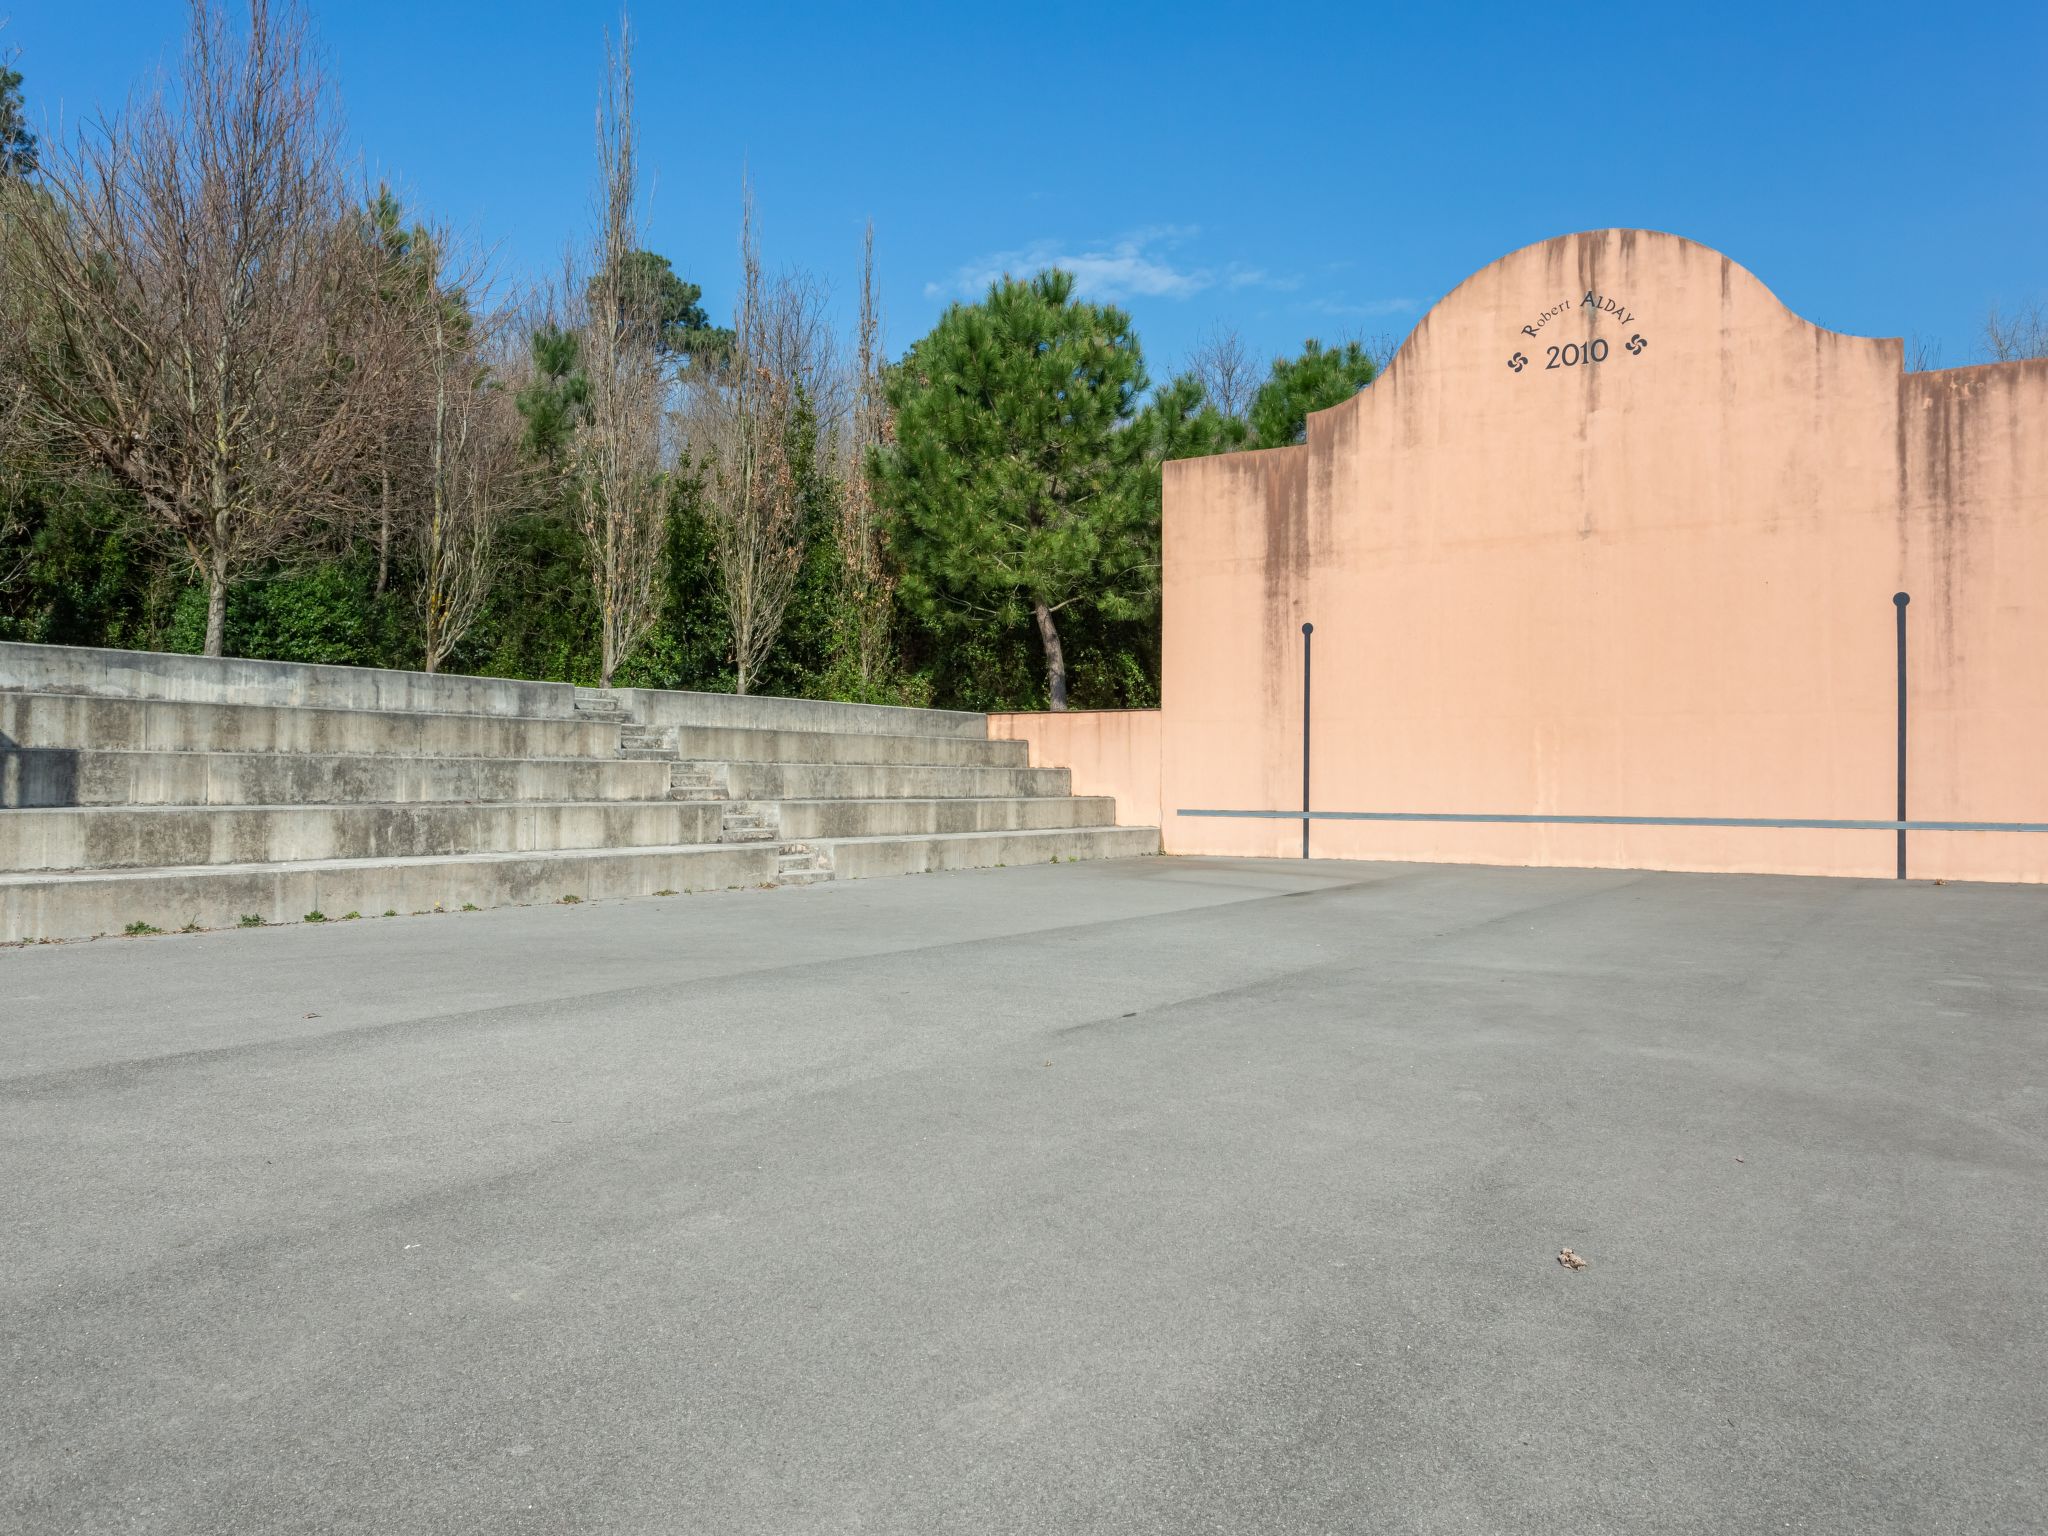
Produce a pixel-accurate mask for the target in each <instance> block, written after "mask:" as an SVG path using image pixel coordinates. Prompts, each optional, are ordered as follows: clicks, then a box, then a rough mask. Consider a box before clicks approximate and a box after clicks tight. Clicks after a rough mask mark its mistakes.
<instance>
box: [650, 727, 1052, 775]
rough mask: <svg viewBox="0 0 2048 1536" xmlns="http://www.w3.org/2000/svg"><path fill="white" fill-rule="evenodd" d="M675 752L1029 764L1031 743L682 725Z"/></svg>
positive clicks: (763, 758) (785, 759)
mask: <svg viewBox="0 0 2048 1536" xmlns="http://www.w3.org/2000/svg"><path fill="white" fill-rule="evenodd" d="M675 729H676V750H675V751H674V752H673V753H671V754H670V756H672V757H682V758H685V759H690V760H693V761H716V762H755V763H923V764H934V765H936V764H951V765H956V766H965V767H982V768H1023V767H1027V766H1029V764H1030V760H1031V748H1030V745H1029V744H1028V743H1026V742H1022V741H1004V740H981V739H976V738H974V737H970V736H882V735H878V734H876V733H874V732H871V731H750V730H739V729H735V728H729V727H721V726H708V725H685V726H679V727H676V728H675Z"/></svg>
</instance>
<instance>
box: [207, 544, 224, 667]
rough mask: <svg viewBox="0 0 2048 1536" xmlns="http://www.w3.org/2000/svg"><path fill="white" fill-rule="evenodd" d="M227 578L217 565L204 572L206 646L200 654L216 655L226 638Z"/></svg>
mask: <svg viewBox="0 0 2048 1536" xmlns="http://www.w3.org/2000/svg"><path fill="white" fill-rule="evenodd" d="M227 629H228V579H227V575H226V573H224V572H223V571H222V570H221V568H220V567H219V566H218V565H215V566H212V567H210V568H209V569H208V571H207V573H206V648H205V649H204V650H203V651H201V652H200V655H202V656H218V655H220V654H221V647H222V645H223V644H224V643H225V642H226V640H227Z"/></svg>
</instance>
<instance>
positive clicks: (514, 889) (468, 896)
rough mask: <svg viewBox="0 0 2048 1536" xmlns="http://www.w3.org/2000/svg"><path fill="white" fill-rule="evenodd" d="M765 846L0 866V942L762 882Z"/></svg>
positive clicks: (771, 880)
mask: <svg viewBox="0 0 2048 1536" xmlns="http://www.w3.org/2000/svg"><path fill="white" fill-rule="evenodd" d="M780 858H781V855H780V850H779V848H778V846H777V845H776V844H774V843H741V844H708V845H704V844H699V845H691V846H676V847H659V848H625V849H590V850H583V849H578V850H574V851H566V852H555V853H473V854H464V855H461V856H458V857H442V858H399V859H322V860H313V861H309V862H306V863H301V864H215V865H197V866H183V867H178V868H168V869H135V870H93V871H86V872H80V873H66V874H46V873H28V874H6V875H0V943H14V942H21V941H29V942H34V941H36V940H41V939H76V938H91V937H93V936H95V935H98V934H108V933H121V932H123V931H140V929H139V928H138V927H136V926H135V925H147V926H148V927H149V928H155V929H163V930H165V931H172V930H176V929H181V928H233V927H235V926H237V925H238V924H239V923H242V922H243V921H244V920H245V919H248V918H255V919H258V920H260V921H262V922H265V923H296V922H301V921H303V920H304V919H305V918H306V916H307V914H309V913H319V914H321V915H323V916H324V917H326V918H328V919H336V918H346V917H348V916H350V915H351V914H360V915H361V916H364V917H377V916H379V915H385V914H391V913H415V912H433V911H449V912H453V911H457V910H459V909H461V908H462V907H463V906H465V905H469V906H475V907H504V906H530V905H536V904H540V903H545V902H559V901H563V900H564V899H567V898H574V899H575V900H578V901H596V900H608V899H613V898H618V897H625V896H654V895H663V894H668V893H673V892H680V891H709V890H724V889H728V888H731V887H735V886H758V885H773V884H775V883H776V869H777V865H778V863H779V862H780Z"/></svg>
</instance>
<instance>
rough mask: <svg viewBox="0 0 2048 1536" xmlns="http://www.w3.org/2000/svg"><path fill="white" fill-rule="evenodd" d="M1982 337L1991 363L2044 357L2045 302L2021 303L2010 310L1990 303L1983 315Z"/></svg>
mask: <svg viewBox="0 0 2048 1536" xmlns="http://www.w3.org/2000/svg"><path fill="white" fill-rule="evenodd" d="M1983 339H1984V351H1985V352H1986V353H1987V354H1988V355H1989V356H1990V359H1991V361H1992V362H1994V363H2011V362H2017V361H2018V360H2020V359H2021V358H2027V357H2048V305H2043V304H2022V305H2020V306H2019V308H2017V309H2015V310H2013V311H2012V312H2011V313H2010V314H2008V313H2007V312H2006V311H2004V310H2003V309H2001V308H2000V307H1999V306H1998V305H1996V304H1994V305H1992V306H1991V308H1990V310H1989V312H1988V313H1986V315H1985V316H1984V337H1983Z"/></svg>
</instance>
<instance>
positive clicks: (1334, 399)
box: [1250, 337, 1379, 448]
mask: <svg viewBox="0 0 2048 1536" xmlns="http://www.w3.org/2000/svg"><path fill="white" fill-rule="evenodd" d="M1378 372H1379V369H1378V367H1377V365H1375V364H1374V362H1373V360H1372V355H1371V354H1370V353H1369V352H1367V351H1366V350H1365V348H1364V347H1362V346H1361V345H1359V344H1358V343H1357V342H1355V341H1347V342H1345V343H1344V344H1343V345H1342V346H1341V347H1330V348H1325V347H1324V346H1323V344H1322V343H1321V342H1320V341H1317V340H1315V339H1314V338H1313V337H1311V338H1310V339H1309V340H1308V341H1307V342H1306V343H1304V344H1303V346H1302V349H1301V356H1299V357H1295V358H1286V357H1276V358H1274V359H1273V372H1272V374H1271V375H1270V376H1269V377H1268V378H1267V380H1266V382H1265V383H1264V384H1262V385H1260V386H1259V392H1258V394H1257V395H1255V396H1253V397H1252V408H1251V413H1250V416H1251V429H1252V437H1253V438H1254V440H1255V441H1256V443H1257V445H1258V446H1259V447H1261V448H1279V447H1283V446H1285V445H1286V444H1288V443H1299V442H1304V441H1306V440H1307V437H1308V417H1309V412H1311V411H1321V410H1327V409H1328V408H1329V407H1331V406H1333V405H1338V404H1341V403H1342V402H1343V401H1346V400H1349V399H1350V398H1351V397H1352V396H1353V395H1355V394H1357V393H1358V392H1359V391H1360V390H1361V389H1363V388H1365V386H1366V385H1368V384H1370V383H1371V382H1372V381H1373V377H1374V375H1375V374H1377V373H1378Z"/></svg>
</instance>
